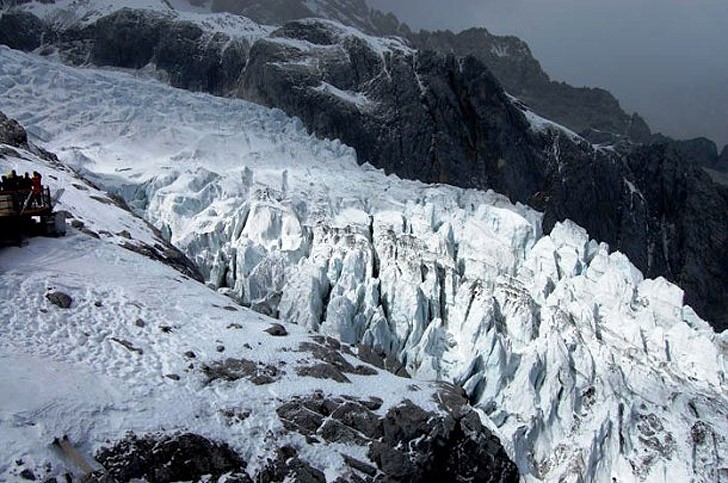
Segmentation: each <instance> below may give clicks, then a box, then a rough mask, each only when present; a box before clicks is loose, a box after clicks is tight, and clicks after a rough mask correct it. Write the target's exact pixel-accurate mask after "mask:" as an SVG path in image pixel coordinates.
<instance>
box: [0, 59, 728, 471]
mask: <svg viewBox="0 0 728 483" xmlns="http://www.w3.org/2000/svg"><path fill="white" fill-rule="evenodd" d="M0 85H2V86H3V88H4V89H5V90H4V92H5V93H4V94H3V97H2V106H3V110H5V111H6V113H7V114H8V115H11V116H13V117H15V118H17V119H18V120H20V121H21V122H22V123H23V124H24V125H26V127H28V129H29V132H30V133H32V134H33V135H34V136H35V137H36V139H37V140H39V141H42V142H43V143H44V146H45V147H47V148H48V149H50V150H52V151H55V152H57V153H58V154H59V156H60V157H61V159H62V160H63V161H64V162H65V163H67V164H68V165H69V166H73V167H74V169H76V170H78V171H79V172H80V173H82V174H83V175H84V176H85V177H88V178H89V179H92V180H93V181H94V182H95V183H97V184H100V185H103V186H104V187H106V188H107V189H109V190H112V191H114V192H116V193H118V194H120V195H121V196H123V197H124V198H125V199H126V200H127V201H128V202H129V203H130V205H132V206H133V207H134V208H135V209H136V210H138V212H139V213H140V214H143V216H144V217H146V218H147V219H148V220H150V221H151V222H152V223H153V224H154V225H155V226H157V227H158V228H159V229H160V230H161V231H162V232H163V233H165V234H166V236H168V237H169V238H170V239H171V241H172V242H173V243H174V244H175V245H176V246H178V247H179V248H181V249H182V250H183V251H184V252H185V253H187V254H188V256H189V257H190V258H192V259H193V260H194V261H195V263H196V264H197V265H198V266H199V267H200V269H201V271H202V272H203V273H204V275H205V277H206V278H207V280H208V283H209V284H210V285H212V286H214V287H219V288H221V292H222V293H225V294H228V295H231V296H233V297H235V298H237V299H238V300H239V301H240V302H241V303H243V304H244V305H247V306H251V307H253V308H255V309H256V310H258V311H259V312H263V313H267V314H271V315H274V316H277V317H279V318H281V319H284V320H286V321H290V322H295V323H297V324H299V325H301V326H303V327H305V328H309V329H312V330H316V331H320V332H322V333H324V334H329V335H335V336H337V337H340V338H341V339H342V340H343V341H344V342H349V343H354V342H360V341H362V342H364V343H366V344H369V345H372V346H374V347H379V348H383V349H386V350H389V351H391V352H394V353H396V354H397V355H398V356H399V357H400V358H401V359H402V360H403V361H405V362H406V365H407V368H408V370H409V371H410V372H411V373H413V374H415V375H416V376H418V377H420V378H441V379H445V380H449V381H453V382H456V383H458V384H461V385H463V387H465V389H466V390H467V391H468V393H469V394H470V396H471V398H472V399H473V400H474V401H475V402H477V403H478V405H479V406H480V407H481V408H482V409H483V410H484V411H485V412H487V413H488V414H489V416H490V419H491V421H492V425H493V428H494V429H495V430H496V431H497V432H498V433H499V434H500V435H501V436H502V437H503V441H504V445H505V446H506V447H507V449H508V451H509V454H510V456H511V457H512V458H513V459H514V461H516V462H517V464H518V465H519V469H520V470H521V472H522V473H523V474H524V475H526V478H527V479H529V480H531V479H533V480H540V479H542V480H547V481H554V480H562V479H563V480H564V481H605V482H609V481H612V478H617V481H665V480H666V479H667V478H668V477H669V478H671V479H673V480H676V481H706V482H712V481H726V480H727V479H728V462H727V461H726V460H725V458H724V456H723V455H724V454H728V451H727V449H728V448H727V446H728V444H727V441H726V438H727V437H728V425H727V424H726V420H727V419H726V418H727V417H728V400H727V398H726V394H727V393H726V389H727V386H726V380H725V372H726V355H727V354H728V334H726V333H723V334H715V333H714V332H713V331H712V329H711V328H710V327H709V326H708V325H707V324H706V323H705V322H704V321H702V320H700V319H699V318H698V317H697V316H696V315H695V314H694V312H693V311H692V310H691V309H690V308H689V307H686V306H684V305H683V302H682V291H681V290H680V289H679V288H678V287H676V286H674V285H672V284H670V283H668V282H666V281H664V280H662V279H658V280H644V279H643V277H642V275H641V274H640V273H639V271H638V270H636V269H635V267H634V266H633V265H632V264H631V263H630V262H629V260H627V259H626V257H624V256H623V255H621V254H619V253H610V251H609V248H608V247H607V246H606V245H604V244H601V245H600V244H597V243H595V242H594V241H591V240H590V239H589V237H588V235H587V233H586V232H584V230H582V229H581V228H579V227H578V226H576V225H574V224H572V223H570V222H565V223H562V224H559V225H557V227H556V228H555V229H554V230H553V232H552V233H551V234H550V235H548V236H545V235H544V234H543V233H542V230H541V221H540V220H541V217H540V214H539V213H537V212H534V211H533V210H531V209H529V208H527V207H524V206H520V205H513V204H511V203H510V202H509V201H508V200H507V199H505V198H504V197H502V196H500V195H497V194H495V193H492V192H488V193H482V192H476V191H472V190H462V189H456V188H452V187H447V186H429V185H424V184H421V183H417V182H412V181H404V180H400V179H398V178H396V177H391V176H390V177H388V176H385V175H384V174H383V173H381V172H379V171H377V170H374V169H372V168H371V167H368V166H363V167H359V166H357V165H356V162H355V155H354V153H353V152H352V151H351V150H350V149H349V148H347V147H346V146H342V145H341V144H339V143H338V142H336V141H333V142H329V141H320V140H317V139H315V138H313V137H311V136H309V135H308V134H307V133H306V132H305V130H304V129H303V127H302V126H301V125H300V123H299V122H298V121H296V120H291V119H288V118H286V117H285V116H284V115H283V114H282V113H281V112H280V111H276V110H269V109H264V108H262V107H259V106H256V105H252V104H249V103H246V102H243V101H239V100H229V99H219V98H214V97H211V96H207V95H201V94H191V93H188V92H184V91H179V90H174V89H171V88H169V87H166V86H164V85H161V84H159V83H156V82H154V81H150V80H139V79H135V78H134V77H132V76H129V75H126V74H120V73H114V72H108V71H98V70H76V69H73V68H69V67H65V66H60V65H57V64H53V63H49V62H46V61H44V60H42V59H39V58H37V57H33V56H28V55H24V54H20V53H17V52H14V51H11V50H8V49H6V48H0ZM211 296H212V295H211Z"/></svg>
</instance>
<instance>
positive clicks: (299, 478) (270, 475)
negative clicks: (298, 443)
mask: <svg viewBox="0 0 728 483" xmlns="http://www.w3.org/2000/svg"><path fill="white" fill-rule="evenodd" d="M255 481H256V483H269V482H283V481H295V482H300V483H326V476H325V475H324V473H323V472H322V471H321V470H319V469H317V468H314V467H313V466H311V465H310V464H308V463H306V462H305V461H303V460H301V459H300V458H299V457H298V451H297V450H296V449H295V448H293V447H291V446H284V447H282V448H280V449H278V451H277V452H276V457H275V459H272V460H271V459H269V460H268V463H267V464H266V465H265V466H264V467H263V468H261V469H260V470H259V471H258V472H257V473H256V474H255Z"/></svg>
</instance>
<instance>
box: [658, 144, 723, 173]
mask: <svg viewBox="0 0 728 483" xmlns="http://www.w3.org/2000/svg"><path fill="white" fill-rule="evenodd" d="M665 142H672V143H673V146H674V147H675V150H676V151H677V152H678V153H680V155H681V156H682V157H684V158H685V159H688V160H690V161H692V162H694V163H696V164H697V165H699V166H702V167H704V168H713V169H715V168H716V165H717V163H718V147H717V146H716V145H715V143H714V142H713V141H711V140H710V139H707V138H695V139H689V140H686V141H672V140H666V141H665Z"/></svg>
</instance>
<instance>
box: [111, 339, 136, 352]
mask: <svg viewBox="0 0 728 483" xmlns="http://www.w3.org/2000/svg"><path fill="white" fill-rule="evenodd" d="M110 340H111V341H112V342H116V343H117V344H119V345H120V346H122V347H124V348H125V349H126V350H128V351H129V352H136V353H137V354H139V355H142V354H144V350H143V349H141V348H140V347H136V346H135V345H134V344H133V343H131V342H129V341H128V340H125V339H119V338H118V337H111V338H110Z"/></svg>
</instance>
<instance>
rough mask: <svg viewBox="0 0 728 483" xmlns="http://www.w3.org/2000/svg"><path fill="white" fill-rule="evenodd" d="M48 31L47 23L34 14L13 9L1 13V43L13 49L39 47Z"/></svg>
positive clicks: (26, 49)
mask: <svg viewBox="0 0 728 483" xmlns="http://www.w3.org/2000/svg"><path fill="white" fill-rule="evenodd" d="M46 31H47V27H46V25H45V24H44V23H43V22H42V21H41V20H40V19H39V18H38V17H36V16H35V15H33V14H30V13H27V12H23V11H20V10H11V11H9V12H3V13H2V15H0V44H3V45H7V46H8V47H10V48H11V49H17V50H24V51H30V50H35V49H37V48H38V47H40V46H41V45H42V44H43V40H44V39H43V37H44V34H45V33H46Z"/></svg>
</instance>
